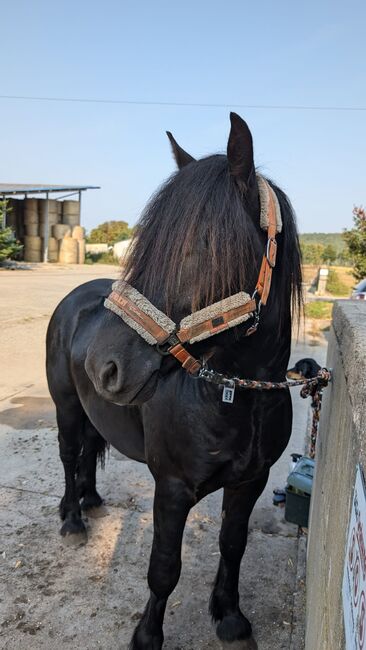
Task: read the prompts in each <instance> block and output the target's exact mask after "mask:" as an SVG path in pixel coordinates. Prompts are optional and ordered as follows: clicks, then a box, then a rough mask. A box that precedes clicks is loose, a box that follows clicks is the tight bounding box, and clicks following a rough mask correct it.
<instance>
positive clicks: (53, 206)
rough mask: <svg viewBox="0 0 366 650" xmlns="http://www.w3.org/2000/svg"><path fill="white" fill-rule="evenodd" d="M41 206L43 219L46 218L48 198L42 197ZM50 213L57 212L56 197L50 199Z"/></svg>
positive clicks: (40, 210)
mask: <svg viewBox="0 0 366 650" xmlns="http://www.w3.org/2000/svg"><path fill="white" fill-rule="evenodd" d="M39 208H40V209H39V212H40V215H41V219H42V218H43V220H44V219H45V217H46V212H47V199H40V201H39ZM48 214H49V215H50V214H57V201H55V199H48Z"/></svg>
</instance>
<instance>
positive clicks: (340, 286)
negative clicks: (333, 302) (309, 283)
mask: <svg viewBox="0 0 366 650" xmlns="http://www.w3.org/2000/svg"><path fill="white" fill-rule="evenodd" d="M327 291H328V293H331V294H332V295H333V296H348V295H349V287H348V286H347V285H346V284H345V283H344V282H342V280H341V278H340V277H339V275H338V273H337V271H335V270H334V269H329V275H328V280H327Z"/></svg>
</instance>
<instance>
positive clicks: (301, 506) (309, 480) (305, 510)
mask: <svg viewBox="0 0 366 650" xmlns="http://www.w3.org/2000/svg"><path fill="white" fill-rule="evenodd" d="M314 467H315V462H314V460H313V459H312V458H307V456H302V458H300V460H299V461H298V462H297V463H296V465H295V467H294V469H293V470H292V472H291V473H290V474H289V477H288V479H287V487H286V508H285V519H286V521H289V522H291V523H293V524H297V525H298V526H302V527H303V528H307V526H308V523H309V508H310V497H311V490H312V487H313V476H314Z"/></svg>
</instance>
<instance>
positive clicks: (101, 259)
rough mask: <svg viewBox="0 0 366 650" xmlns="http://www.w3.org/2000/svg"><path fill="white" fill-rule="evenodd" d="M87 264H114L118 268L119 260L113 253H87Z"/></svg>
mask: <svg viewBox="0 0 366 650" xmlns="http://www.w3.org/2000/svg"><path fill="white" fill-rule="evenodd" d="M85 264H113V265H114V266H118V260H117V258H116V257H114V255H113V251H109V252H108V253H86V255H85Z"/></svg>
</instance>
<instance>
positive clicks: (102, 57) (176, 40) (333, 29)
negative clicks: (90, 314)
mask: <svg viewBox="0 0 366 650" xmlns="http://www.w3.org/2000/svg"><path fill="white" fill-rule="evenodd" d="M365 24H366V5H365V3H364V2H361V1H352V0H350V1H349V2H348V3H345V2H344V1H342V2H340V1H338V0H334V1H332V2H331V1H328V0H324V1H321V0H319V1H318V2H315V1H313V0H310V1H308V2H306V3H298V2H293V1H292V2H290V1H288V0H280V1H279V2H269V1H268V0H263V1H262V2H260V3H255V2H245V1H241V2H240V1H231V2H230V0H228V1H227V2H225V3H224V2H218V1H217V0H202V1H199V0H195V2H193V1H191V0H185V1H184V2H173V0H171V1H170V2H167V1H162V0H155V2H148V1H147V0H141V1H137V2H126V1H122V0H120V1H119V2H117V1H112V0H105V1H104V2H95V1H94V0H89V1H88V2H87V1H85V0H73V2H70V0H63V2H58V3H56V2H50V1H49V0H48V1H44V0H30V1H29V0H12V1H11V2H10V1H9V0H3V2H2V7H1V38H0V73H1V75H0V78H1V89H0V94H3V95H23V96H24V95H32V96H42V97H44V96H47V97H81V98H95V99H127V100H138V101H162V102H169V101H171V102H188V103H190V102H192V103H195V102H198V103H200V102H201V103H220V104H227V105H228V106H229V107H230V108H231V109H232V110H236V111H237V112H238V113H240V114H241V115H242V117H244V119H246V121H247V122H248V124H249V126H250V128H251V130H252V133H253V138H254V146H255V162H256V164H257V165H258V166H260V168H261V170H262V171H263V173H265V174H268V175H269V176H270V177H271V178H273V179H274V180H275V181H276V182H278V183H279V184H280V185H281V187H282V188H283V189H284V190H285V191H286V192H287V193H288V195H289V196H290V199H291V200H292V202H293V204H294V206H295V209H296V212H297V215H298V222H299V228H300V231H301V232H312V231H318V232H319V231H321V232H330V231H331V232H336V231H338V232H339V231H341V230H342V228H344V227H349V226H350V225H351V223H352V207H353V205H354V204H361V203H363V204H365V203H366V174H365V171H366V170H365V167H366V165H365V151H366V126H365V122H366V111H357V112H356V111H354V112H351V111H303V110H289V109H277V110H276V109H268V110H264V109H254V108H238V107H237V105H238V104H266V105H306V106H355V107H362V106H363V107H366V83H365V78H366V77H365V62H366V57H365ZM230 108H208V107H202V108H201V107H176V106H175V107H174V106H146V105H145V106H137V105H109V104H93V103H84V104H83V103H62V102H41V101H25V100H9V99H0V124H1V143H2V156H1V160H0V182H24V183H29V182H38V183H48V182H50V183H70V184H78V183H80V184H91V185H100V186H101V188H102V189H101V190H99V191H90V192H87V193H86V195H84V196H85V198H84V201H83V221H84V225H86V227H87V228H90V227H92V226H94V225H96V224H97V223H100V222H101V221H104V220H107V219H125V220H126V221H128V222H129V223H130V224H133V223H135V221H136V220H137V218H138V216H139V213H140V211H141V209H142V208H143V206H144V204H145V203H146V201H147V199H148V197H149V196H150V195H151V193H152V192H153V191H154V190H155V188H156V187H157V186H158V185H159V184H160V183H161V182H162V181H163V180H164V179H165V178H166V177H167V176H168V175H169V174H170V173H171V172H172V171H173V170H174V164H173V160H172V157H171V153H170V149H169V146H168V140H167V137H166V135H165V131H166V130H171V131H172V132H173V134H174V135H175V137H176V139H177V140H178V142H179V143H180V144H181V145H182V146H183V147H184V148H185V149H187V150H188V151H189V152H190V153H191V154H192V155H194V156H195V157H199V156H203V155H207V154H209V153H213V152H216V151H225V149H226V143H227V137H228V132H229V110H230Z"/></svg>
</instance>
